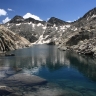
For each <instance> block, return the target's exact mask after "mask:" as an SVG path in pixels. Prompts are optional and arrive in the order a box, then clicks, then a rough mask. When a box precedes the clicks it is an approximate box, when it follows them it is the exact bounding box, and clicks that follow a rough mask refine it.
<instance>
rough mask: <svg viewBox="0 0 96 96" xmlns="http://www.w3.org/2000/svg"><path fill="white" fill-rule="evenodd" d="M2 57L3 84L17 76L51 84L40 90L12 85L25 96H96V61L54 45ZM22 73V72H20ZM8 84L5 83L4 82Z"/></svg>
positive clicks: (43, 86)
mask: <svg viewBox="0 0 96 96" xmlns="http://www.w3.org/2000/svg"><path fill="white" fill-rule="evenodd" d="M8 53H10V54H11V53H12V54H15V56H3V57H0V84H1V85H2V82H1V81H3V79H6V78H8V77H9V76H11V75H14V74H17V73H26V74H30V75H36V76H39V77H41V78H44V79H46V80H47V81H48V83H47V84H44V85H38V86H19V85H18V86H15V85H14V84H13V86H12V85H10V84H9V85H8V84H7V86H9V87H11V88H12V89H14V90H15V91H16V92H17V93H19V94H21V95H22V96H96V59H95V58H92V57H90V56H84V55H79V54H77V53H74V52H71V51H61V50H58V49H57V47H56V46H54V45H33V46H32V47H29V48H24V49H19V50H14V51H10V52H8ZM17 70H19V71H17ZM3 83H4V82H3Z"/></svg>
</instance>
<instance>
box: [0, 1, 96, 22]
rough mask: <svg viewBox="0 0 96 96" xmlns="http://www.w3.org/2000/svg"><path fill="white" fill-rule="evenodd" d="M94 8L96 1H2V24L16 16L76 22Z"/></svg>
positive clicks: (0, 17)
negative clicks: (54, 18)
mask: <svg viewBox="0 0 96 96" xmlns="http://www.w3.org/2000/svg"><path fill="white" fill-rule="evenodd" d="M94 7H96V0H0V22H2V21H3V22H6V21H7V20H9V19H12V18H13V17H14V16H15V15H20V16H24V15H25V18H27V17H28V16H33V18H36V19H40V20H41V19H42V20H47V19H48V18H50V17H57V18H59V19H62V20H64V21H74V20H77V19H78V18H79V17H82V16H83V15H84V14H85V13H86V12H88V11H89V10H90V9H92V8H94ZM11 9H12V10H11ZM4 20H5V21H4Z"/></svg>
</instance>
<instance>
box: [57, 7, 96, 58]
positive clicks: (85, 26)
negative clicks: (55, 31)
mask: <svg viewBox="0 0 96 96" xmlns="http://www.w3.org/2000/svg"><path fill="white" fill-rule="evenodd" d="M56 42H57V43H56V44H57V45H58V47H59V48H60V49H62V48H66V50H67V49H71V50H74V51H76V52H78V53H80V54H85V55H94V56H95V54H96V8H94V9H92V10H90V11H88V12H87V13H86V14H85V15H84V16H83V17H82V18H80V19H78V20H77V21H75V22H72V23H71V26H70V28H68V29H67V30H66V31H65V32H64V34H63V35H62V37H60V38H59V39H58V40H57V41H56Z"/></svg>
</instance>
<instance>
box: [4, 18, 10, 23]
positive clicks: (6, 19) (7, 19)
mask: <svg viewBox="0 0 96 96" xmlns="http://www.w3.org/2000/svg"><path fill="white" fill-rule="evenodd" d="M10 20H11V19H10V18H9V17H6V18H5V19H4V20H3V21H2V22H3V23H6V22H8V21H10Z"/></svg>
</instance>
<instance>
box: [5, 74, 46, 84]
mask: <svg viewBox="0 0 96 96" xmlns="http://www.w3.org/2000/svg"><path fill="white" fill-rule="evenodd" d="M5 81H6V83H7V84H8V85H9V86H10V85H11V86H12V85H13V86H15V85H17V86H22V85H29V86H35V85H42V84H46V83H47V81H46V80H45V79H43V78H40V77H38V76H35V75H30V74H26V73H19V74H15V75H12V76H10V77H8V78H7V79H6V80H5Z"/></svg>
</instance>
